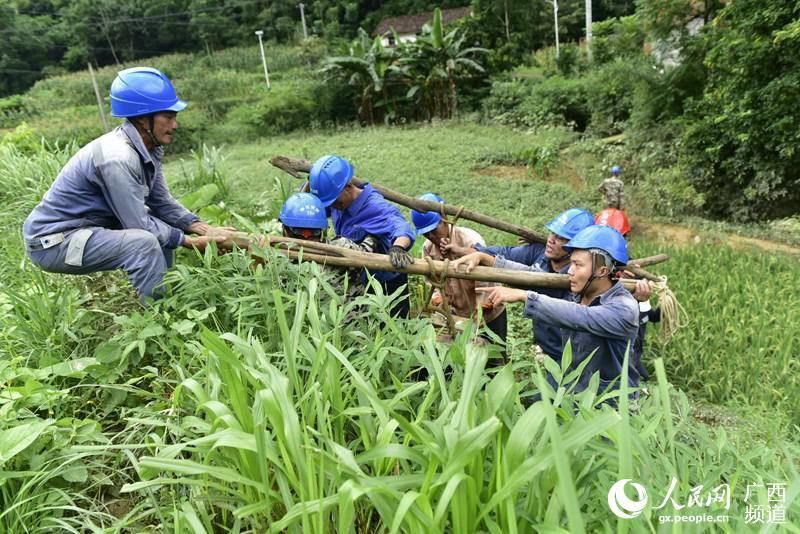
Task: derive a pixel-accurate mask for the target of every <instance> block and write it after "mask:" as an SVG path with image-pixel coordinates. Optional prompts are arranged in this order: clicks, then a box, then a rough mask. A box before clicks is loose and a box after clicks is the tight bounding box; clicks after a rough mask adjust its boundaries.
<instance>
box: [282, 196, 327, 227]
mask: <svg viewBox="0 0 800 534" xmlns="http://www.w3.org/2000/svg"><path fill="white" fill-rule="evenodd" d="M278 219H280V221H281V223H283V225H284V226H288V227H290V228H317V229H321V230H325V229H326V228H328V218H327V217H326V216H325V207H324V206H323V205H322V202H320V201H319V199H318V198H317V197H315V196H314V195H312V194H311V193H295V194H294V195H292V196H290V197H289V198H287V199H286V202H284V203H283V207H282V208H281V214H280V215H279V216H278Z"/></svg>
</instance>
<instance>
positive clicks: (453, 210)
mask: <svg viewBox="0 0 800 534" xmlns="http://www.w3.org/2000/svg"><path fill="white" fill-rule="evenodd" d="M270 163H271V164H272V165H274V166H275V167H277V168H279V169H281V170H282V171H285V172H287V173H289V174H290V175H292V176H294V177H295V178H305V177H304V176H302V175H301V174H300V173H308V172H310V171H311V162H310V161H308V160H303V159H297V158H290V157H287V156H275V157H273V158H272V159H270ZM353 183H355V184H356V185H363V184H365V183H366V182H365V181H364V180H361V179H359V178H353ZM370 183H372V187H374V188H375V190H376V191H378V192H379V193H380V194H381V195H383V197H384V198H386V199H387V200H391V201H392V202H395V203H397V204H400V205H401V206H405V207H407V208H411V209H413V210H417V211H435V212H440V213H441V212H442V211H444V213H446V214H447V215H452V216H456V215H458V216H459V217H460V218H462V219H467V220H470V221H473V222H476V223H479V224H482V225H484V226H488V227H490V228H495V229H497V230H502V231H503V232H508V233H510V234H514V235H518V236H521V237H523V238H525V239H526V240H527V241H530V242H532V243H545V242H547V236H545V235H543V234H540V233H538V232H535V231H533V230H531V229H529V228H525V227H523V226H519V225H516V224H511V223H507V222H505V221H501V220H499V219H495V218H494V217H490V216H488V215H484V214H482V213H478V212H476V211H472V210H468V209H465V208H463V207H462V206H455V205H453V204H440V203H438V202H431V201H428V200H420V199H418V198H416V197H411V196H409V195H405V194H403V193H400V192H398V191H394V190H392V189H389V188H388V187H384V186H382V185H379V184H376V183H373V182H370Z"/></svg>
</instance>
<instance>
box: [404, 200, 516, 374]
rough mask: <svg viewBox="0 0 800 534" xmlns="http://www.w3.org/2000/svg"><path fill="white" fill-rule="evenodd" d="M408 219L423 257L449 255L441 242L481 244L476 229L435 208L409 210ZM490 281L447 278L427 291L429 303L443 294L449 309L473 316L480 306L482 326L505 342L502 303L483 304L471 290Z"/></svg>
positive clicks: (439, 301) (495, 360)
mask: <svg viewBox="0 0 800 534" xmlns="http://www.w3.org/2000/svg"><path fill="white" fill-rule="evenodd" d="M419 198H420V200H427V201H430V202H439V203H441V202H443V201H442V199H441V197H439V196H438V195H435V194H433V193H425V194H424V195H422V196H420V197H419ZM411 222H412V223H413V224H414V227H415V228H416V231H417V235H423V236H425V244H424V245H423V247H422V253H423V256H424V257H426V258H431V259H433V260H437V261H443V260H446V259H450V258H451V256H450V254H449V253H447V252H445V251H444V250H442V247H441V245H442V243H450V244H454V245H456V246H460V247H475V246H483V245H485V242H484V240H483V237H481V235H480V234H479V233H478V232H476V231H475V230H472V229H471V228H467V227H464V226H456V225H455V224H452V223H450V222H449V221H447V220H446V219H443V218H442V215H441V214H440V212H438V211H418V210H411ZM494 285H497V284H493V283H489V282H477V281H475V280H463V279H458V278H448V279H447V280H446V281H445V285H444V288H443V289H442V290H440V289H439V288H434V290H433V292H432V294H431V305H432V306H434V307H438V306H441V305H442V304H443V302H444V299H445V298H446V299H447V304H448V306H449V307H450V309H451V310H452V312H453V313H454V314H455V315H457V316H460V317H475V316H477V313H478V310H479V309H481V315H482V318H483V321H484V322H485V324H486V328H488V329H489V330H490V331H491V332H494V334H495V335H496V336H497V337H499V338H500V339H501V340H502V341H503V342H505V339H506V335H507V321H506V310H505V307H504V306H502V305H500V306H488V305H484V303H483V301H482V295H480V294H478V293H476V292H475V289H476V288H478V287H491V286H494ZM505 355H506V353H505V351H502V352H501V353H500V356H501V357H500V358H493V359H492V360H490V362H491V363H493V364H494V363H503V362H504V361H505Z"/></svg>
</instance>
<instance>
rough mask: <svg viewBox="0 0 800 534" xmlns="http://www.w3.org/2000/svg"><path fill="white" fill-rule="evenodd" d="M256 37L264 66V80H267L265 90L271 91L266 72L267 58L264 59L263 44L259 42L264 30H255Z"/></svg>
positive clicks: (267, 72)
mask: <svg viewBox="0 0 800 534" xmlns="http://www.w3.org/2000/svg"><path fill="white" fill-rule="evenodd" d="M256 35H258V47H259V48H260V49H261V63H262V64H263V65H264V78H266V79H267V90H269V89H272V87H271V86H270V84H269V71H268V70H267V58H266V57H264V42H263V41H262V40H261V36H262V35H264V30H257V31H256Z"/></svg>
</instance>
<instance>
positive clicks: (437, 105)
mask: <svg viewBox="0 0 800 534" xmlns="http://www.w3.org/2000/svg"><path fill="white" fill-rule="evenodd" d="M466 38H467V35H466V33H464V32H461V31H459V30H457V29H455V30H452V31H450V32H448V33H446V34H445V33H444V32H443V28H442V15H441V11H440V10H439V9H438V8H437V9H436V10H435V11H434V14H433V23H432V25H431V26H430V27H426V28H425V29H424V30H423V35H422V36H420V38H419V39H417V40H416V41H415V42H412V43H407V44H406V45H404V47H403V50H402V53H401V56H400V60H399V62H398V66H397V67H396V70H397V71H398V72H401V73H402V75H403V78H404V80H405V82H406V84H407V85H408V86H409V89H408V91H407V93H406V97H407V98H408V99H409V100H411V101H412V102H414V103H415V104H416V105H417V109H424V110H425V112H426V114H427V118H430V117H433V116H438V117H440V118H443V119H446V118H451V117H454V116H455V115H456V113H457V109H458V93H457V82H458V81H459V80H463V79H465V78H468V77H470V76H473V75H475V74H482V73H483V72H484V68H483V66H482V65H481V64H480V63H479V62H478V60H477V57H478V56H480V55H482V54H486V53H488V50H486V49H485V48H478V47H466V46H465V42H466Z"/></svg>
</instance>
